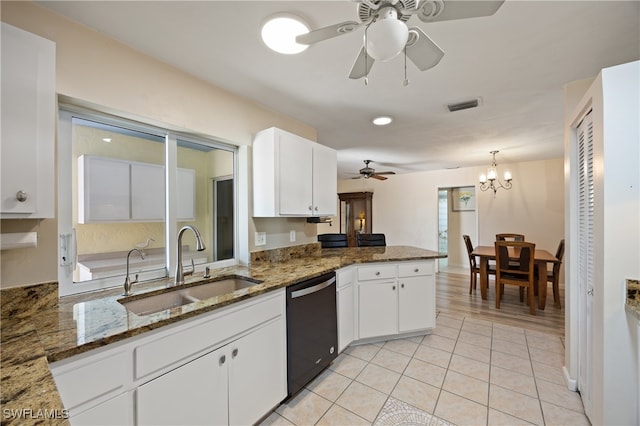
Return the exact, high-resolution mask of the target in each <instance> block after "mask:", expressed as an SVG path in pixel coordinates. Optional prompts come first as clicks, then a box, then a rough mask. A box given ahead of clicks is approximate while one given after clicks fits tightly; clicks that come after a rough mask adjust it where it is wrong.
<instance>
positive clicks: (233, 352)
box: [231, 348, 238, 358]
mask: <svg viewBox="0 0 640 426" xmlns="http://www.w3.org/2000/svg"><path fill="white" fill-rule="evenodd" d="M237 356H238V348H235V349H234V350H232V351H231V358H235V357H237Z"/></svg>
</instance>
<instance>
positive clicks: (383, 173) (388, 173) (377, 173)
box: [375, 172, 396, 175]
mask: <svg viewBox="0 0 640 426" xmlns="http://www.w3.org/2000/svg"><path fill="white" fill-rule="evenodd" d="M375 174H376V175H395V174H396V172H376V173H375Z"/></svg>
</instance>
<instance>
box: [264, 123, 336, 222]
mask: <svg viewBox="0 0 640 426" xmlns="http://www.w3.org/2000/svg"><path fill="white" fill-rule="evenodd" d="M253 194H254V195H253V196H254V203H253V209H254V212H253V215H254V216H255V217H278V216H284V217H286V216H335V215H336V209H337V202H336V197H337V153H336V151H335V150H334V149H331V148H328V147H326V146H323V145H320V144H317V143H315V142H312V141H310V140H308V139H305V138H303V137H300V136H298V135H294V134H293V133H289V132H286V131H284V130H281V129H277V128H273V127H272V128H270V129H266V130H262V131H260V132H258V134H257V135H256V137H255V139H254V141H253Z"/></svg>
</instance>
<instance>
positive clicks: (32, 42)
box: [0, 22, 56, 219]
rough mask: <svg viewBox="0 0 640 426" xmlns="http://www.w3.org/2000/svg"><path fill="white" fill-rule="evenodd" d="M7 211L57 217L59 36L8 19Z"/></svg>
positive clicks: (1, 143)
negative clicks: (28, 29) (56, 40)
mask: <svg viewBox="0 0 640 426" xmlns="http://www.w3.org/2000/svg"><path fill="white" fill-rule="evenodd" d="M0 39H1V43H2V61H1V62H2V71H1V73H2V79H1V86H2V90H1V91H0V95H1V103H2V106H1V108H0V111H1V114H2V117H1V119H0V121H1V122H2V126H1V129H2V130H1V136H0V149H1V151H2V152H1V155H0V158H1V165H2V168H1V177H0V181H1V184H0V185H1V192H0V193H1V194H2V203H1V217H2V218H3V219H5V218H53V217H54V210H55V198H54V197H55V193H56V191H55V187H54V184H55V175H54V164H55V159H54V158H55V155H54V154H55V119H56V92H55V64H56V45H55V43H54V42H52V41H50V40H47V39H45V38H42V37H40V36H37V35H35V34H31V33H28V32H26V31H23V30H21V29H19V28H16V27H13V26H11V25H8V24H6V23H4V22H3V23H2V36H1V37H0Z"/></svg>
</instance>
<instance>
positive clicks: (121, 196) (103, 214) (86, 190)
mask: <svg viewBox="0 0 640 426" xmlns="http://www.w3.org/2000/svg"><path fill="white" fill-rule="evenodd" d="M129 219H130V201H129V162H128V161H123V160H115V159H111V158H100V157H91V156H87V155H82V156H80V157H78V223H92V222H118V221H127V220H129Z"/></svg>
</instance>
